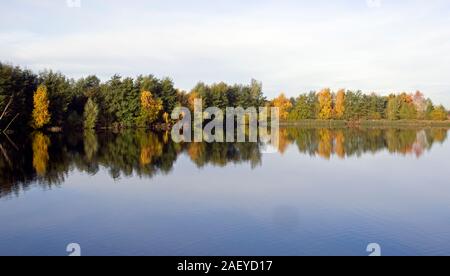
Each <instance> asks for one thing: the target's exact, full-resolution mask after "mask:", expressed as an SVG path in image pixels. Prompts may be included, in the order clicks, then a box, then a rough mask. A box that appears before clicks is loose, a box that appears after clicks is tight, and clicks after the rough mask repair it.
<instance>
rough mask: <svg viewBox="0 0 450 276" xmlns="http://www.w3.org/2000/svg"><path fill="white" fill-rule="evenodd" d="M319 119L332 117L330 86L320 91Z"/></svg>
mask: <svg viewBox="0 0 450 276" xmlns="http://www.w3.org/2000/svg"><path fill="white" fill-rule="evenodd" d="M318 99H319V119H321V120H329V119H331V118H332V115H333V110H332V97H331V91H330V89H329V88H326V89H323V90H322V91H320V92H319V95H318Z"/></svg>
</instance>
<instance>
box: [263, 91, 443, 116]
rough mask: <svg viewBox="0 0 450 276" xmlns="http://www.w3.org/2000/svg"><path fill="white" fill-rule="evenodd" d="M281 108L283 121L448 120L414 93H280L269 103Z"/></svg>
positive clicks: (429, 103)
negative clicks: (296, 94)
mask: <svg viewBox="0 0 450 276" xmlns="http://www.w3.org/2000/svg"><path fill="white" fill-rule="evenodd" d="M271 104H272V106H277V107H279V108H280V117H281V119H282V120H288V121H299V120H311V119H317V120H346V121H358V120H391V121H396V120H435V121H444V120H447V119H448V111H447V110H446V109H445V107H444V106H442V105H439V106H436V105H434V104H433V102H432V101H431V100H430V99H428V98H425V96H424V95H423V94H422V93H421V92H420V91H417V92H415V93H413V94H408V93H400V94H391V95H389V96H380V95H377V94H375V93H372V94H369V95H367V94H363V93H362V92H361V91H345V90H339V91H337V92H331V90H330V89H323V90H322V91H320V92H318V93H316V92H310V93H308V94H301V95H300V96H299V97H297V98H290V99H288V98H287V97H286V96H285V95H284V94H281V95H280V96H278V97H277V98H276V99H274V100H273V101H272V102H271Z"/></svg>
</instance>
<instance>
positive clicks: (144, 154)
mask: <svg viewBox="0 0 450 276" xmlns="http://www.w3.org/2000/svg"><path fill="white" fill-rule="evenodd" d="M138 139H139V144H140V147H141V156H140V164H141V166H146V165H149V164H151V163H152V161H154V159H155V158H157V157H160V156H162V154H163V145H162V143H161V141H160V140H159V139H158V136H156V135H155V134H154V133H145V132H141V133H139V134H138Z"/></svg>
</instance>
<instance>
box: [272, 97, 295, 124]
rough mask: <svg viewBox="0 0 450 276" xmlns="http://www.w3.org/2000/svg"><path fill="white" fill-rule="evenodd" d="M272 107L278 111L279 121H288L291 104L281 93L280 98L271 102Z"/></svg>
mask: <svg viewBox="0 0 450 276" xmlns="http://www.w3.org/2000/svg"><path fill="white" fill-rule="evenodd" d="M272 106H273V107H278V108H279V109H280V120H282V121H286V120H287V119H288V116H289V111H290V109H291V108H292V103H291V101H290V100H289V99H288V98H286V96H285V95H284V93H281V94H280V96H278V97H277V98H275V99H274V100H273V101H272Z"/></svg>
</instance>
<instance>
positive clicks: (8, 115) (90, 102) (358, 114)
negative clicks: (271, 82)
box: [0, 63, 450, 131]
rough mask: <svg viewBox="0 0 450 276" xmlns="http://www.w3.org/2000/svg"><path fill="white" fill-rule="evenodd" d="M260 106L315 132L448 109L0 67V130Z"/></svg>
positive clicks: (155, 124) (423, 121) (162, 123)
mask: <svg viewBox="0 0 450 276" xmlns="http://www.w3.org/2000/svg"><path fill="white" fill-rule="evenodd" d="M198 98H201V99H202V100H203V107H204V108H206V107H213V106H214V107H218V108H221V109H223V110H225V109H226V108H227V107H243V108H245V109H246V108H249V107H262V106H271V107H278V108H279V109H280V119H281V121H282V124H283V125H316V126H324V127H325V126H326V127H328V126H331V127H333V126H342V127H358V126H367V127H370V126H382V127H383V126H424V127H428V126H439V127H441V126H442V127H444V126H445V127H447V126H450V122H449V121H448V119H449V115H448V111H447V110H446V109H445V108H444V107H443V106H442V105H435V104H434V103H433V102H432V101H431V99H429V98H425V96H424V95H423V94H422V93H421V92H420V91H416V92H414V93H406V92H402V93H393V94H390V95H388V96H380V95H378V94H375V93H371V94H364V93H362V92H361V91H349V90H344V89H342V90H339V91H336V92H333V91H331V90H330V89H322V90H320V91H318V92H316V91H312V92H309V93H303V94H300V95H299V96H298V97H293V98H287V97H286V96H285V95H284V94H283V93H281V94H280V96H278V97H277V98H275V99H267V98H266V97H265V96H264V94H263V91H262V83H260V82H258V81H256V80H252V81H251V83H250V84H248V85H242V84H234V85H230V84H226V83H224V82H220V83H215V84H212V85H207V84H205V83H202V82H200V83H198V84H197V85H196V86H195V87H194V88H193V89H191V91H189V92H187V91H183V90H180V89H177V88H175V86H174V83H173V81H172V80H171V79H170V78H162V79H158V78H156V77H155V76H153V75H140V76H138V77H136V78H129V77H127V78H124V77H121V76H119V75H115V76H113V77H112V78H111V79H109V80H108V81H106V82H102V81H100V79H99V78H98V77H96V76H94V75H91V76H88V77H85V78H80V79H78V80H75V79H71V78H67V77H66V76H64V75H63V74H61V73H59V72H54V71H50V70H46V71H42V72H40V73H38V74H35V73H34V72H32V71H30V70H27V69H22V68H20V67H14V66H11V65H8V64H3V63H0V130H2V131H12V130H24V129H25V130H26V129H30V128H32V129H44V130H53V131H63V130H73V129H109V128H114V129H121V128H151V129H168V128H169V127H170V126H171V125H172V124H173V123H174V121H173V120H171V118H170V114H171V112H172V110H173V109H174V108H175V107H177V106H183V107H188V108H189V109H191V110H193V104H194V100H195V99H198Z"/></svg>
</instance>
